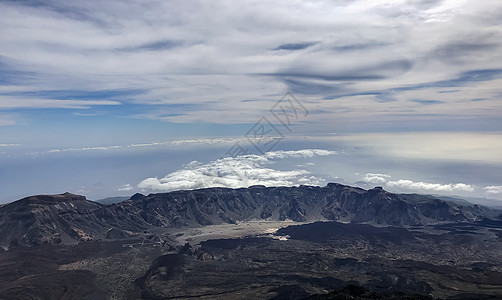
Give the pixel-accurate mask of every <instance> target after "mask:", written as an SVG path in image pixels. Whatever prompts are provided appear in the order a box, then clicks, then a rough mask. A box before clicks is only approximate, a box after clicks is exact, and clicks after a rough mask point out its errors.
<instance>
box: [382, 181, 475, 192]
mask: <svg viewBox="0 0 502 300" xmlns="http://www.w3.org/2000/svg"><path fill="white" fill-rule="evenodd" d="M386 184H387V186H389V187H397V188H401V189H407V190H415V191H434V192H456V191H462V192H472V191H474V187H473V186H472V185H470V184H465V183H450V184H439V183H427V182H421V181H418V182H415V181H412V180H407V179H400V180H396V181H388V182H387V183H386Z"/></svg>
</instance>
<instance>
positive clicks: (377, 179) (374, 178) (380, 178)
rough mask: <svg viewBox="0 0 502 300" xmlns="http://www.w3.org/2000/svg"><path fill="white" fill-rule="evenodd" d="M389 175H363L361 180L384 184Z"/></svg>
mask: <svg viewBox="0 0 502 300" xmlns="http://www.w3.org/2000/svg"><path fill="white" fill-rule="evenodd" d="M390 177H391V176H390V175H387V174H380V173H366V175H364V178H363V180H364V181H366V182H370V183H378V184H380V183H385V182H386V181H387V178H390Z"/></svg>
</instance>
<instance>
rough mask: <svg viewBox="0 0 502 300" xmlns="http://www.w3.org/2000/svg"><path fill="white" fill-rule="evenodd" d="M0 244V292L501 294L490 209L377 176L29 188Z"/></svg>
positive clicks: (54, 295) (501, 239) (496, 223)
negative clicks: (142, 190)
mask: <svg viewBox="0 0 502 300" xmlns="http://www.w3.org/2000/svg"><path fill="white" fill-rule="evenodd" d="M286 220H287V221H286ZM292 224H297V225H292ZM267 226H269V227H267ZM206 229H207V230H206ZM181 241H183V242H181ZM185 242H188V243H186V244H183V243H185ZM0 245H1V246H2V248H1V249H0V299H192V298H202V299H306V298H309V299H497V298H500V297H502V250H501V249H502V215H501V213H500V211H497V210H493V209H488V208H486V207H482V206H479V205H473V204H469V203H463V202H458V201H456V202H452V201H445V200H441V199H438V198H436V197H434V196H424V195H416V194H393V193H389V192H387V191H384V190H383V189H381V188H374V189H371V190H363V189H359V188H354V187H350V186H344V185H340V184H328V185H327V186H325V187H312V186H300V187H270V188H266V187H263V186H254V187H250V188H246V189H245V188H242V189H226V188H211V189H201V190H194V191H177V192H171V193H162V194H151V195H148V196H144V195H140V194H136V195H134V196H132V197H131V198H130V199H129V200H126V201H123V202H120V203H113V204H110V205H102V204H99V203H96V202H92V201H88V200H86V199H85V197H83V196H77V195H73V194H69V193H66V194H61V195H52V196H48V195H42V196H33V197H27V198H24V199H21V200H18V201H15V202H12V203H9V204H6V205H3V206H1V207H0Z"/></svg>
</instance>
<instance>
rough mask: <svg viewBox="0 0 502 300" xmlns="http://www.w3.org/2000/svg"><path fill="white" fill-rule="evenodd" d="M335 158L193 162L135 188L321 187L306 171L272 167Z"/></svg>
mask: <svg viewBox="0 0 502 300" xmlns="http://www.w3.org/2000/svg"><path fill="white" fill-rule="evenodd" d="M334 154H336V152H335V151H329V150H321V149H303V150H294V151H273V152H267V153H264V154H263V155H243V156H237V157H225V158H220V159H217V160H215V161H212V162H209V163H205V164H204V163H200V162H197V161H193V162H191V163H189V164H188V165H187V166H186V167H185V168H183V169H181V170H178V171H175V172H172V173H170V174H168V175H166V176H165V177H163V178H155V177H153V178H147V179H145V180H143V181H141V182H140V183H139V184H138V188H139V189H141V190H145V191H165V192H167V191H174V190H190V189H198V188H208V187H227V188H239V187H249V186H252V185H265V186H292V185H296V184H310V185H320V184H322V183H325V182H324V181H323V179H322V178H319V177H317V176H313V175H311V174H310V172H309V171H307V170H304V169H295V170H278V169H275V168H273V167H272V165H273V164H274V162H275V161H276V160H280V159H304V158H312V157H315V156H327V155H334Z"/></svg>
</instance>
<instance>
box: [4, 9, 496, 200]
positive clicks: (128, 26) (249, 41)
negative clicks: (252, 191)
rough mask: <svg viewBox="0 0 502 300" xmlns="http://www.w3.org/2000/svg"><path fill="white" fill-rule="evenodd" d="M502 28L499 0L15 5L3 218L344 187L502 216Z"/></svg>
mask: <svg viewBox="0 0 502 300" xmlns="http://www.w3.org/2000/svg"><path fill="white" fill-rule="evenodd" d="M501 20H502V2H501V1H498V0H493V1H491V0H487V1H482V2H480V1H459V0H452V1H449V0H445V1H429V0H424V1H420V0H410V1H369V0H368V1H362V0H361V1H273V2H271V1H242V2H235V1H130V2H127V3H124V2H121V1H106V2H101V1H79V2H77V1H71V2H68V1H43V2H39V1H1V2H0V190H1V191H2V194H1V196H0V203H6V202H11V201H14V200H17V199H19V198H22V197H25V196H28V195H33V194H53V193H62V192H65V191H69V192H72V193H76V194H81V195H85V196H86V197H87V198H88V199H91V200H98V199H100V198H105V197H110V196H130V195H132V194H134V193H136V192H141V193H144V194H148V193H153V192H164V191H172V190H179V189H196V188H202V187H214V186H222V187H247V186H250V185H259V184H263V185H266V186H291V185H300V184H304V185H321V186H322V185H325V184H326V183H328V182H339V183H345V184H351V185H357V186H360V187H363V188H372V187H374V186H382V187H384V189H386V190H389V191H394V192H406V193H424V194H442V195H457V196H461V197H477V198H490V199H495V200H497V199H498V201H500V205H502V154H501V153H502V27H501V26H500V25H501ZM480 201H485V200H480ZM492 204H493V203H492Z"/></svg>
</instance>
